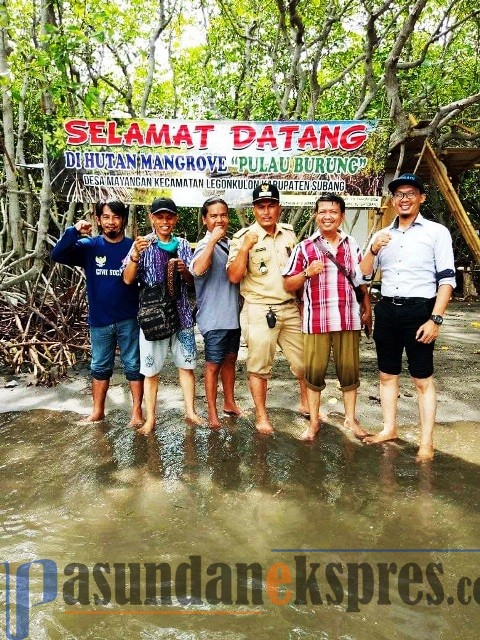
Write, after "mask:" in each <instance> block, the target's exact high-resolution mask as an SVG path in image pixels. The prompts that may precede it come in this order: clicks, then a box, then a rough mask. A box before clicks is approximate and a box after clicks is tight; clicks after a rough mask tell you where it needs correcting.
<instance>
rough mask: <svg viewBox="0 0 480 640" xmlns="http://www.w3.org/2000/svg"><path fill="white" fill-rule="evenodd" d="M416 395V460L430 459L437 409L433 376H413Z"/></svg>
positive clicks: (431, 456)
mask: <svg viewBox="0 0 480 640" xmlns="http://www.w3.org/2000/svg"><path fill="white" fill-rule="evenodd" d="M413 382H414V383H415V388H416V390H417V397H418V410H419V413H420V428H421V434H420V447H419V449H418V453H417V456H416V460H418V461H422V460H431V459H432V458H433V427H434V425H435V414H436V410H437V393H436V390H435V382H434V380H433V376H430V377H429V378H413Z"/></svg>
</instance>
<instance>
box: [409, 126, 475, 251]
mask: <svg viewBox="0 0 480 640" xmlns="http://www.w3.org/2000/svg"><path fill="white" fill-rule="evenodd" d="M409 119H410V123H411V124H412V125H413V126H415V125H416V124H417V121H416V119H415V118H414V117H413V116H412V115H410V118H409ZM423 160H424V161H425V162H426V163H427V165H428V168H429V169H430V172H431V174H432V177H433V178H434V180H435V182H436V183H437V185H438V188H439V189H440V191H441V193H442V195H443V197H444V198H445V200H446V202H447V204H448V207H449V209H450V213H451V214H452V216H453V217H454V218H455V222H456V223H457V225H458V228H459V229H460V233H461V234H462V236H463V238H464V240H465V242H466V243H467V246H468V248H469V249H470V251H471V252H472V254H473V257H474V259H475V261H476V262H478V263H480V238H479V237H478V234H477V232H476V231H475V229H474V227H473V224H472V223H471V220H470V218H469V217H468V213H467V212H466V211H465V209H464V207H463V204H462V203H461V201H460V198H459V197H458V194H457V192H456V191H455V189H454V188H453V185H452V183H451V181H450V178H449V177H448V173H447V169H446V167H445V165H444V164H443V162H442V161H441V160H440V159H439V158H438V157H437V155H436V154H435V152H434V150H433V149H432V145H431V144H430V143H429V142H428V140H426V141H425V146H424V149H423Z"/></svg>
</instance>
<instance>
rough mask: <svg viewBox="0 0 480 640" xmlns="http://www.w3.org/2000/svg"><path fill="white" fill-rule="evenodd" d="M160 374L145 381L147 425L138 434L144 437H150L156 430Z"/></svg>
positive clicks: (146, 378)
mask: <svg viewBox="0 0 480 640" xmlns="http://www.w3.org/2000/svg"><path fill="white" fill-rule="evenodd" d="M158 375H159V374H158V373H156V374H155V375H154V376H146V377H145V381H144V391H145V413H146V414H147V417H146V420H145V424H144V425H143V427H142V428H141V429H139V430H138V432H137V433H141V434H143V435H144V436H146V435H148V434H149V433H150V432H151V431H153V430H154V429H155V414H156V409H157V393H158Z"/></svg>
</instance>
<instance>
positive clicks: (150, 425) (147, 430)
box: [137, 420, 155, 436]
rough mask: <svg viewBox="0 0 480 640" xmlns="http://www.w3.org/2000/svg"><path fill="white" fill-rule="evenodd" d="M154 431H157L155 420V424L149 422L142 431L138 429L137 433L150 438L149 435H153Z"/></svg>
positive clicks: (141, 428)
mask: <svg viewBox="0 0 480 640" xmlns="http://www.w3.org/2000/svg"><path fill="white" fill-rule="evenodd" d="M154 429H155V420H154V421H153V422H149V421H148V420H147V421H146V422H145V424H144V425H143V427H140V429H137V433H139V434H140V435H142V436H148V434H149V433H152V431H153V430H154Z"/></svg>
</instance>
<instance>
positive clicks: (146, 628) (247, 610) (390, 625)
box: [0, 409, 480, 640]
mask: <svg viewBox="0 0 480 640" xmlns="http://www.w3.org/2000/svg"><path fill="white" fill-rule="evenodd" d="M272 418H273V419H274V423H275V425H276V428H277V433H276V434H275V436H274V437H268V438H265V437H259V436H256V435H255V434H254V432H253V426H252V424H251V423H250V422H249V421H248V420H247V419H240V420H238V421H234V420H231V421H230V422H229V425H228V427H226V428H225V429H222V430H221V431H220V432H212V431H210V430H208V429H204V428H197V429H194V428H186V427H185V424H184V422H183V420H182V417H181V415H180V413H179V412H175V411H169V412H168V413H167V412H165V413H163V414H162V413H160V415H159V418H158V423H159V425H160V426H159V427H158V428H157V432H156V433H155V434H154V435H152V436H150V437H148V438H144V437H141V436H137V435H135V434H134V433H133V432H132V431H131V430H130V429H128V428H127V427H125V426H124V425H125V424H126V422H127V420H128V417H127V415H126V414H124V413H122V412H121V411H116V412H113V413H112V414H110V415H109V417H108V421H105V422H104V423H102V424H99V425H95V426H85V425H81V424H79V423H78V422H77V421H78V416H77V415H75V414H73V413H64V414H62V413H58V412H51V411H41V410H36V411H30V412H22V413H8V414H3V415H0V432H1V436H2V437H1V441H0V482H1V485H0V486H1V488H2V503H1V515H2V519H1V527H2V535H1V558H2V560H3V561H4V562H9V563H11V564H12V567H11V568H12V573H14V572H15V569H16V567H17V565H18V564H21V563H25V562H29V561H33V560H36V559H50V560H53V561H54V562H55V563H56V565H57V568H58V585H59V593H58V596H57V598H56V599H55V601H53V602H50V603H47V604H43V605H40V606H37V607H34V608H33V609H32V610H31V612H30V637H31V638H34V639H35V640H37V639H43V638H48V639H49V640H55V639H57V638H58V639H74V638H88V639H96V640H104V639H105V640H107V639H108V640H110V639H111V638H141V639H150V638H151V639H156V638H159V639H160V638H161V639H164V638H169V639H170V638H172V639H173V638H175V639H176V638H180V639H182V640H183V639H188V640H190V639H192V640H193V639H201V640H207V639H217V638H218V639H222V640H223V639H227V640H229V639H231V640H240V639H248V638H275V639H277V638H286V639H291V640H297V639H298V640H300V639H304V638H305V639H307V638H320V639H325V640H329V639H339V638H342V639H345V640H348V639H359V640H363V639H365V638H368V639H369V640H377V639H381V638H416V639H419V640H421V639H423V638H425V639H427V638H429V639H430V638H436V639H444V638H445V639H447V638H448V639H452V638H474V637H478V633H477V629H478V624H479V623H480V615H479V610H480V604H478V603H476V602H475V601H474V600H472V602H471V603H470V604H468V605H462V604H460V603H458V602H457V591H456V585H457V583H458V582H459V580H460V579H461V578H462V577H464V576H467V577H469V578H471V579H472V582H473V581H474V580H475V579H476V578H477V577H478V576H480V566H479V562H478V558H479V557H480V555H479V552H480V550H479V549H477V547H479V546H480V545H479V494H480V490H479V486H480V473H479V468H478V466H477V465H475V464H473V463H471V462H466V461H464V460H462V459H460V458H457V457H455V456H452V455H447V454H442V453H437V455H436V458H435V460H434V461H433V462H432V463H429V464H422V465H418V464H416V463H415V462H414V452H415V447H413V446H412V445H411V444H409V443H407V442H400V443H398V444H397V443H390V444H386V445H382V446H379V447H373V446H372V447H367V446H364V445H362V444H361V443H359V442H357V441H353V440H352V439H351V438H349V437H347V436H346V435H345V434H344V433H342V431H341V430H339V429H338V428H336V427H335V426H333V425H327V426H326V427H325V428H324V429H323V430H322V433H321V435H320V437H319V439H318V440H317V442H315V443H314V444H313V445H307V444H304V443H301V442H299V441H298V440H297V439H295V437H294V435H293V434H294V433H297V432H298V431H299V429H300V428H301V427H303V426H304V424H305V422H304V421H302V419H301V418H299V417H298V416H296V414H294V413H293V412H291V411H288V410H280V409H279V410H273V411H272ZM452 428H455V425H453V424H450V425H449V429H452ZM462 428H463V429H465V430H466V431H467V432H468V430H469V429H470V430H471V433H472V434H473V433H474V429H475V428H478V425H477V426H476V425H474V424H472V425H465V424H464V425H462ZM160 562H163V563H166V564H168V565H169V567H170V568H171V572H172V577H171V580H166V581H165V580H164V575H163V574H162V580H161V582H162V587H164V588H165V589H166V592H168V590H171V591H172V593H173V598H172V603H171V604H169V603H166V602H164V603H163V604H162V603H161V602H160V603H158V604H151V603H150V604H145V597H146V591H145V589H146V584H145V579H144V577H143V576H144V573H143V571H144V570H145V569H144V564H145V563H160ZM71 563H81V564H83V565H85V566H86V567H87V570H88V577H89V583H88V586H87V587H86V589H87V591H86V593H87V598H88V600H89V601H90V603H89V604H87V603H83V604H81V603H80V604H68V603H67V602H66V601H65V598H64V594H63V592H62V588H63V587H64V585H65V583H66V582H67V581H68V580H69V577H67V576H66V575H64V569H65V567H67V565H69V564H71ZM96 563H109V565H110V570H111V573H110V574H109V575H107V574H106V573H104V577H105V580H106V581H107V582H108V583H109V585H110V587H111V598H110V600H111V601H110V602H109V603H108V604H105V605H101V604H100V605H95V604H94V602H93V597H94V594H99V595H100V596H102V597H104V596H105V593H107V591H108V590H107V591H106V587H105V585H103V586H104V588H103V590H102V588H101V586H100V585H99V584H97V583H96V582H95V580H94V578H93V567H94V565H95V564H96ZM114 563H118V564H119V565H122V564H123V563H125V564H126V565H128V564H129V563H130V564H131V565H132V566H131V567H130V570H131V571H132V572H133V574H134V572H135V571H136V568H135V565H136V564H138V565H139V566H140V569H139V571H141V572H142V573H141V577H140V578H139V584H140V595H139V597H138V598H135V597H133V598H132V599H133V603H129V602H126V603H124V604H122V602H121V596H122V590H121V588H120V592H119V593H117V594H116V595H115V593H114V586H115V585H117V579H118V576H115V571H116V568H115V569H114V566H113V565H114ZM182 563H183V565H184V566H183V569H185V566H186V565H187V564H188V565H190V567H193V569H192V570H187V571H185V575H186V577H187V578H186V580H187V586H188V585H190V583H191V580H192V578H191V576H192V574H193V573H195V576H196V577H195V580H197V578H198V580H199V581H200V582H199V583H200V586H199V591H200V597H201V603H195V602H193V603H192V602H188V597H189V596H190V595H192V594H191V593H190V590H189V589H187V592H186V593H185V594H184V595H185V596H186V597H187V600H186V601H185V602H184V603H183V604H181V603H179V602H178V600H176V599H175V589H176V588H177V584H178V585H180V586H179V587H178V588H179V590H180V591H179V592H181V591H182V588H183V587H182V585H181V584H180V583H181V580H180V578H179V576H180V573H177V570H178V571H180V567H181V565H182ZM215 563H224V564H223V565H222V566H223V569H221V568H219V565H217V564H215ZM237 563H246V564H248V565H250V564H254V563H257V564H258V565H260V573H259V575H258V576H257V577H256V578H255V579H252V578H251V577H247V579H246V580H245V579H244V578H243V577H240V578H239V584H240V590H241V592H242V593H243V592H244V595H245V594H246V599H247V601H246V602H243V601H242V599H241V597H240V596H239V594H238V592H237V575H238V573H237V568H236V565H237ZM275 563H282V565H281V566H282V568H283V569H282V570H283V574H282V580H283V581H287V582H288V577H289V576H288V572H290V578H291V583H290V584H289V585H286V586H283V587H280V588H279V589H278V590H277V591H275V590H274V591H270V592H268V593H267V586H269V587H271V586H272V584H273V578H272V576H273V575H274V573H275V571H274V569H271V567H272V565H274V564H275ZM314 563H318V564H319V567H317V568H316V570H315V571H314V576H315V577H316V580H317V582H318V585H319V594H320V596H319V597H320V598H321V601H322V602H321V603H320V601H315V600H314V601H312V597H313V598H314V599H315V597H316V596H315V593H313V591H308V589H307V591H306V593H307V597H306V601H307V602H306V603H303V602H302V597H301V594H302V585H304V581H302V573H301V572H302V567H305V571H306V576H305V577H307V576H308V575H310V572H311V571H312V566H311V565H312V564H314ZM331 563H335V567H333V568H332V566H330V568H329V569H327V565H329V564H330V565H331ZM360 563H363V566H361V567H359V566H358V565H359V564H360ZM409 563H411V564H410V565H409ZM429 563H436V564H437V565H441V567H442V569H443V574H442V575H440V569H439V568H438V566H437V568H436V569H434V572H436V574H437V578H438V579H437V581H435V579H434V578H430V580H428V579H427V577H426V572H427V565H429ZM197 569H198V571H197ZM269 570H270V573H269V574H268V572H269ZM220 571H225V573H224V574H222V576H223V582H221V584H220V581H218V583H217V587H218V589H217V591H215V593H216V594H217V595H218V597H219V599H220V602H217V603H214V602H213V597H212V593H214V589H213V582H212V576H219V575H220ZM328 571H330V573H328ZM342 572H343V573H342ZM388 572H389V574H390V575H389V577H388V576H387V577H385V576H386V575H387V573H388ZM31 574H32V585H33V586H32V590H33V592H34V593H35V594H36V595H35V596H34V600H35V601H37V602H38V600H39V594H40V591H41V585H42V572H41V570H40V569H39V568H36V569H33V570H32V572H31ZM267 574H268V575H269V577H268V578H267ZM327 574H328V575H327ZM333 574H334V577H332V576H333ZM357 574H358V575H360V576H364V577H365V580H364V582H362V580H359V581H357V580H356V575H357ZM275 575H276V573H275ZM128 576H129V571H128V568H127V583H128ZM230 577H231V582H232V597H231V600H232V603H231V604H230V603H229V588H228V585H229V584H230ZM175 580H176V582H175ZM409 580H410V582H411V584H410V585H409V584H408V582H409ZM133 581H134V580H133ZM209 581H210V583H209ZM120 582H121V581H120ZM357 582H358V584H357ZM207 583H209V584H210V586H209V587H208V588H207ZM387 583H388V588H389V591H388V594H387V591H386V585H387ZM399 583H400V588H399V587H398V584H399ZM0 584H1V587H0V588H1V589H2V608H3V611H2V613H1V619H0V631H1V632H2V633H0V636H1V637H5V636H4V633H3V630H4V628H5V614H4V611H5V593H4V591H3V590H4V587H5V579H4V578H3V577H2V578H1V582H0ZM196 584H197V583H196ZM308 584H310V585H312V584H313V583H312V582H310V583H308ZM380 584H381V585H382V586H381V588H380V587H379V585H380ZM462 584H463V583H462ZM221 586H223V587H224V591H222V592H221V591H220V587H221ZM467 586H468V584H467ZM78 587H79V585H78V582H77V583H76V587H75V589H77V591H75V589H74V594H75V596H78V593H79V592H78ZM370 587H371V588H372V589H373V590H372V592H371V593H370V592H369V591H368V589H369V588H370ZM158 588H159V589H160V581H159V582H158ZM208 589H210V590H209V591H208ZM349 590H350V595H348V593H347V592H348V591H349ZM67 591H68V588H67ZM357 592H358V596H359V598H358V599H356V597H355V594H356V593H357ZM477 592H478V593H477ZM123 593H125V591H124V592H123ZM269 593H270V595H269ZM312 593H313V596H312ZM126 594H127V599H128V596H129V591H128V589H127V592H126ZM419 594H421V596H420V595H419ZM427 594H429V595H430V596H432V598H431V599H432V600H433V601H434V603H433V604H427ZM472 594H473V585H472V586H470V587H469V589H467V593H466V595H467V596H468V595H472ZM130 595H131V594H130ZM177 595H178V593H177ZM475 595H476V597H477V600H478V601H479V603H480V580H479V584H478V586H477V588H476V592H475ZM328 596H330V600H328ZM416 596H419V600H420V601H419V602H418V603H417V604H413V603H411V604H407V603H406V602H405V601H404V600H410V602H413V600H414V599H415V597H416ZM448 596H452V597H454V600H455V601H454V602H453V603H452V604H447V597H448ZM254 597H256V598H257V599H258V598H259V599H260V602H254ZM402 597H403V599H402ZM12 599H13V600H14V599H15V594H14V593H13V595H12ZM238 599H240V600H241V602H240V603H237V600H238ZM362 599H363V602H364V604H362V602H361V601H362ZM272 600H273V602H272ZM379 600H380V602H381V603H383V604H378V601H379ZM282 602H283V604H282Z"/></svg>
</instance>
